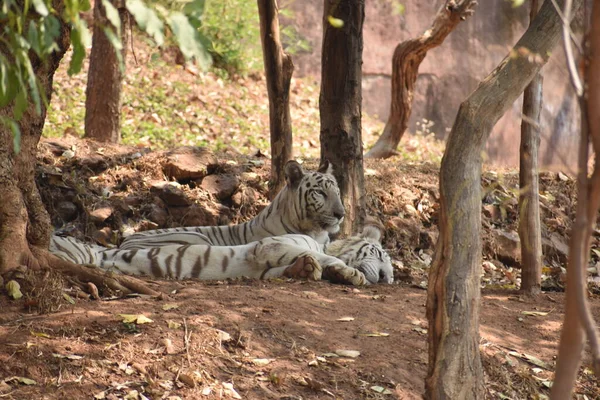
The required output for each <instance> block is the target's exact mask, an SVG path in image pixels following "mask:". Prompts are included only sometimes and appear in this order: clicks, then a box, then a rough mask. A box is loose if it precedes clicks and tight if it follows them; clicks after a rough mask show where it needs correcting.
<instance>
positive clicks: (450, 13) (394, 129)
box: [365, 0, 477, 158]
mask: <svg viewBox="0 0 600 400" xmlns="http://www.w3.org/2000/svg"><path fill="white" fill-rule="evenodd" d="M476 4H477V2H476V1H475V0H459V1H458V2H457V1H455V0H447V1H446V3H445V4H444V5H443V6H442V7H441V8H440V10H439V11H438V13H437V15H436V16H435V19H434V20H433V24H432V25H431V28H429V29H428V30H427V31H425V33H423V34H422V35H421V36H419V37H418V38H415V39H410V40H407V41H405V42H402V43H400V44H399V45H398V46H397V47H396V50H394V56H393V57H392V96H391V97H392V103H391V106H390V116H389V117H388V121H387V123H386V124H385V128H384V129H383V134H382V135H381V136H380V137H379V139H377V142H375V144H374V145H373V147H371V149H370V150H369V151H368V152H367V154H365V157H366V158H388V157H391V156H393V155H395V154H397V152H396V148H397V147H398V143H400V140H401V139H402V136H403V135H404V132H406V128H408V120H409V119H410V114H411V112H412V103H413V95H414V90H415V83H416V81H417V76H418V74H419V66H420V65H421V62H422V61H423V59H425V56H426V55H427V52H428V51H429V50H431V49H433V48H435V47H438V46H440V45H441V44H442V43H443V42H444V40H445V39H446V37H447V36H448V35H449V34H450V32H452V31H453V30H454V28H456V27H457V26H458V24H459V23H460V21H464V20H465V19H466V18H467V17H468V16H470V15H471V14H472V13H473V8H474V7H475V5H476Z"/></svg>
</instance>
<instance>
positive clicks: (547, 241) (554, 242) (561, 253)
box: [542, 233, 569, 266]
mask: <svg viewBox="0 0 600 400" xmlns="http://www.w3.org/2000/svg"><path fill="white" fill-rule="evenodd" d="M542 252H543V253H544V257H545V258H547V259H552V258H554V259H557V260H558V261H559V262H560V263H561V264H562V265H563V266H566V265H567V259H568V258H569V245H568V244H567V243H566V242H565V240H564V239H563V237H562V236H560V235H559V234H557V233H552V234H550V237H549V238H542Z"/></svg>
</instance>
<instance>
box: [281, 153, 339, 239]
mask: <svg viewBox="0 0 600 400" xmlns="http://www.w3.org/2000/svg"><path fill="white" fill-rule="evenodd" d="M332 172H333V168H332V165H331V163H329V161H325V162H324V163H323V164H321V166H320V167H319V169H318V170H317V172H305V171H304V170H303V169H302V167H301V166H300V164H298V162H296V161H293V160H292V161H288V163H287V164H286V165H285V177H286V183H287V188H288V190H291V192H292V196H293V207H294V213H295V215H296V216H297V218H298V219H299V221H297V225H299V227H300V228H301V229H302V230H303V231H304V232H305V231H317V230H325V231H327V232H328V233H337V232H338V231H339V230H340V224H341V223H342V221H343V220H344V215H345V212H344V206H343V205H342V200H341V198H340V188H339V187H338V184H337V182H336V180H335V178H334V176H333V174H332ZM290 211H291V210H290Z"/></svg>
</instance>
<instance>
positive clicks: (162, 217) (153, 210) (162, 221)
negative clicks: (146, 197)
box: [147, 204, 169, 228]
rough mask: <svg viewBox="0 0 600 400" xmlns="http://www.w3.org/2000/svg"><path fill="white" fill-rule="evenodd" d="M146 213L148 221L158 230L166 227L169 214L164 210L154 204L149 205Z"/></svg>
mask: <svg viewBox="0 0 600 400" xmlns="http://www.w3.org/2000/svg"><path fill="white" fill-rule="evenodd" d="M147 213H148V219H149V220H150V221H152V222H154V223H155V224H156V225H158V227H159V228H163V227H165V226H166V225H167V220H168V218H169V214H168V213H167V211H166V210H165V209H164V208H162V207H160V206H158V205H156V204H150V205H149V206H148V210H147Z"/></svg>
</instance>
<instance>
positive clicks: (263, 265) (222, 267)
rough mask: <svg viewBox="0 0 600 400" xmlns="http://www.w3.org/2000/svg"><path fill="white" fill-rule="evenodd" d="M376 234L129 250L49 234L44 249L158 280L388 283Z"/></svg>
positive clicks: (369, 230) (368, 230) (388, 268)
mask: <svg viewBox="0 0 600 400" xmlns="http://www.w3.org/2000/svg"><path fill="white" fill-rule="evenodd" d="M380 235H381V234H380V231H379V229H378V228H376V227H374V226H366V227H365V229H364V230H363V232H362V233H361V234H360V235H359V236H352V237H350V238H347V239H341V240H335V241H333V242H331V243H329V244H327V245H322V244H319V243H318V242H317V241H316V240H315V239H312V238H311V237H310V236H306V235H294V234H292V235H283V236H275V237H269V238H265V239H262V240H260V241H256V242H252V243H248V244H244V245H238V246H212V245H205V244H196V245H191V244H185V245H166V246H161V247H149V248H145V249H130V250H128V249H106V248H103V247H100V246H96V245H87V244H84V243H82V242H79V241H78V240H76V239H74V238H70V237H60V236H53V238H52V241H51V243H50V251H51V252H52V253H54V254H55V255H57V256H58V257H60V258H62V259H64V260H67V261H71V262H74V263H77V264H93V265H95V266H98V267H100V268H103V269H107V270H112V271H114V272H119V273H125V274H133V275H150V276H154V277H161V278H162V277H169V278H174V279H185V278H197V279H206V280H210V279H216V280H222V279H227V278H236V277H242V276H244V277H248V278H258V279H268V278H275V277H289V278H300V279H311V280H320V279H327V280H330V281H333V282H337V283H344V284H351V285H366V284H370V283H378V282H382V283H392V282H393V268H392V263H391V260H390V257H389V256H388V254H387V253H386V252H385V251H384V250H383V249H382V247H381V244H380V242H379V240H380Z"/></svg>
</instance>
